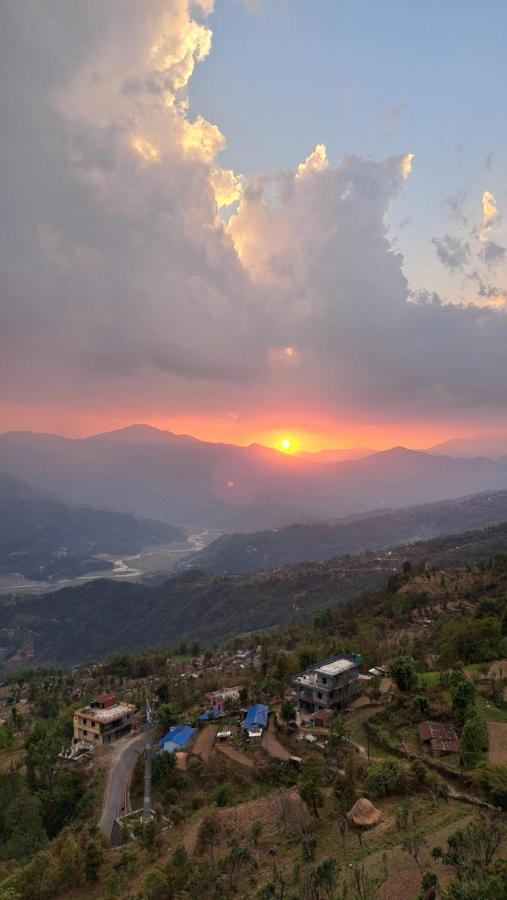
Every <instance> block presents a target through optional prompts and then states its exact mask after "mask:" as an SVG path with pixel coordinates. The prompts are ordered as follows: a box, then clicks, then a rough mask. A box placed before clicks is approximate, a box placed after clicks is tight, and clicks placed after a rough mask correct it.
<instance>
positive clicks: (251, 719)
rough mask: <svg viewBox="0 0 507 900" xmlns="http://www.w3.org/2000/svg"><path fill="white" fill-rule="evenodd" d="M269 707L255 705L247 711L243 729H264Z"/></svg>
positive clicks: (259, 704)
mask: <svg viewBox="0 0 507 900" xmlns="http://www.w3.org/2000/svg"><path fill="white" fill-rule="evenodd" d="M268 715H269V706H266V705H265V704H264V703H256V704H255V705H254V706H250V707H249V708H248V709H247V713H246V716H245V721H244V722H243V728H255V727H257V728H266V726H267V724H268Z"/></svg>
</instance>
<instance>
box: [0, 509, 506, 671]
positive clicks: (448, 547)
mask: <svg viewBox="0 0 507 900" xmlns="http://www.w3.org/2000/svg"><path fill="white" fill-rule="evenodd" d="M506 548H507V524H503V525H499V526H496V527H494V528H488V529H481V530H479V531H473V532H467V533H465V534H461V535H450V536H448V537H445V538H436V539H434V540H432V541H425V542H420V543H417V544H413V545H410V546H408V547H399V548H397V549H396V550H395V551H379V552H377V553H365V554H361V555H358V556H355V557H353V556H348V557H342V558H338V559H332V560H326V561H325V562H314V563H303V564H299V565H296V566H287V567H284V568H282V569H277V570H275V571H272V572H267V573H257V574H255V575H242V576H232V575H231V576H222V577H219V576H212V575H207V574H205V573H203V572H199V571H198V570H191V571H189V572H187V573H185V574H183V575H180V576H179V577H176V578H174V579H172V580H170V581H168V582H166V583H165V584H163V585H161V586H159V587H148V586H147V585H142V584H129V583H125V582H123V583H118V582H114V581H108V580H105V579H103V580H99V581H93V582H89V583H87V584H85V585H82V586H80V587H75V588H65V589H63V590H61V591H58V592H56V593H53V594H46V595H45V596H43V597H40V598H35V599H34V598H28V599H24V600H21V599H19V600H17V601H12V602H6V603H4V604H3V605H0V643H1V646H2V662H3V663H4V664H7V665H8V664H9V663H10V662H12V663H17V664H23V665H31V664H32V663H35V664H42V663H54V664H63V665H67V664H72V663H77V662H84V661H87V660H90V659H96V658H99V657H101V656H105V655H107V654H108V653H110V652H112V651H113V650H117V649H118V648H121V649H122V651H125V652H131V651H138V650H143V649H148V648H155V647H161V646H170V645H173V644H174V643H176V642H178V641H180V640H181V639H182V638H198V639H199V640H201V641H203V642H204V643H205V644H211V643H213V642H214V641H220V640H226V639H228V638H230V637H233V636H234V635H237V634H240V633H243V632H249V631H258V630H262V629H266V628H271V627H274V626H276V625H283V624H287V623H289V622H293V621H296V620H303V619H305V618H308V617H310V616H312V615H313V614H314V613H315V612H316V611H317V610H320V609H324V608H327V607H332V606H337V605H339V604H340V603H343V602H344V601H345V600H348V599H350V598H351V597H353V596H355V595H357V594H359V593H360V592H361V591H364V590H366V589H371V588H380V587H382V586H383V585H384V584H385V583H386V582H387V579H388V577H389V576H390V575H391V574H392V573H393V571H394V570H397V569H399V568H400V566H401V564H402V563H403V561H404V560H405V559H410V560H411V561H413V562H421V561H426V562H429V563H431V564H434V565H436V566H437V567H447V566H458V565H465V564H467V565H471V564H473V563H475V562H478V561H479V560H482V559H486V558H488V557H492V556H495V555H497V554H499V553H505V550H506ZM97 623H100V627H97Z"/></svg>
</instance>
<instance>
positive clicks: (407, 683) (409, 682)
mask: <svg viewBox="0 0 507 900" xmlns="http://www.w3.org/2000/svg"><path fill="white" fill-rule="evenodd" d="M389 671H390V672H391V675H392V678H393V680H394V682H395V684H396V686H397V687H398V688H399V690H400V691H403V693H410V691H413V690H414V688H415V687H416V686H417V672H416V668H415V662H414V660H413V659H412V657H411V656H396V657H395V658H394V659H392V660H391V662H390V663H389Z"/></svg>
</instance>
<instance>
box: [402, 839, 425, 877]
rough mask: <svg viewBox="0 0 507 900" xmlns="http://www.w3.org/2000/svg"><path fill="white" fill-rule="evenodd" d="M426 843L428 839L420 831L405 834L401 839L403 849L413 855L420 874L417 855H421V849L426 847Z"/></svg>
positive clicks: (420, 867) (420, 868)
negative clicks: (402, 839)
mask: <svg viewBox="0 0 507 900" xmlns="http://www.w3.org/2000/svg"><path fill="white" fill-rule="evenodd" d="M427 843H428V841H427V840H426V838H425V836H424V832H422V831H413V832H412V834H409V835H407V837H406V838H405V840H404V841H403V849H404V850H405V851H406V852H407V853H410V855H411V856H412V857H413V859H414V860H415V862H416V863H417V867H418V869H419V871H420V873H421V875H422V866H421V861H420V859H419V857H420V855H421V850H422V849H423V848H424V847H426V845H427Z"/></svg>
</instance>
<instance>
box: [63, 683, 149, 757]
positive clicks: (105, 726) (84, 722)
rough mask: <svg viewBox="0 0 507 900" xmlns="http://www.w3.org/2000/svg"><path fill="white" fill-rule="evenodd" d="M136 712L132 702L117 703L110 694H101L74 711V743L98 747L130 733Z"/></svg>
mask: <svg viewBox="0 0 507 900" xmlns="http://www.w3.org/2000/svg"><path fill="white" fill-rule="evenodd" d="M136 712H137V709H136V707H135V706H134V705H133V704H132V703H119V702H118V700H117V699H116V697H113V695H112V694H101V695H100V696H99V697H96V698H95V700H92V701H91V703H90V705H89V706H85V707H83V709H77V710H76V712H75V713H74V743H75V744H77V743H82V744H86V745H88V746H99V747H100V746H104V745H107V744H112V743H113V742H114V741H117V740H118V738H121V737H124V735H126V734H130V732H131V731H132V726H133V724H134V716H135V713H136Z"/></svg>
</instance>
